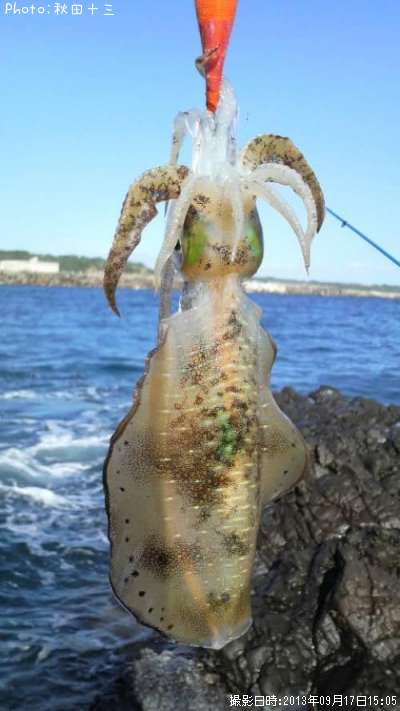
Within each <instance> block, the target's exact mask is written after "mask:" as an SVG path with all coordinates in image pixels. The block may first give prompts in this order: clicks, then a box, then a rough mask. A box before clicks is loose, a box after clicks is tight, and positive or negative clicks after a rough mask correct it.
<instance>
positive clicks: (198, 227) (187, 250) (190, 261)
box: [182, 221, 208, 267]
mask: <svg viewBox="0 0 400 711" xmlns="http://www.w3.org/2000/svg"><path fill="white" fill-rule="evenodd" d="M207 241H208V240H207V235H206V233H205V230H204V226H203V225H202V224H201V222H198V221H195V222H193V223H192V224H191V225H190V227H189V228H188V229H186V230H185V232H184V235H183V240H182V251H183V256H184V260H185V263H186V264H187V266H188V267H192V266H194V265H195V264H197V262H199V261H200V259H201V257H202V256H203V253H204V250H205V248H206V246H207Z"/></svg>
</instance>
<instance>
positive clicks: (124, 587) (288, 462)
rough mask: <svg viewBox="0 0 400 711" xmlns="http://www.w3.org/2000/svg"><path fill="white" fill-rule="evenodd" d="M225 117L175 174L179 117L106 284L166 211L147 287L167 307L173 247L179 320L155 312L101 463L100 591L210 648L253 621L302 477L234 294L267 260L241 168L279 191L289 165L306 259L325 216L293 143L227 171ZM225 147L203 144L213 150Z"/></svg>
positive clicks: (256, 324)
mask: <svg viewBox="0 0 400 711" xmlns="http://www.w3.org/2000/svg"><path fill="white" fill-rule="evenodd" d="M228 93H229V92H228ZM226 100H227V102H228V104H229V100H228V98H227V99H226ZM223 109H224V107H222V111H221V114H220V115H219V116H217V118H216V119H211V118H210V116H207V117H206V118H204V117H203V118H202V119H201V121H203V123H201V121H200V128H199V132H200V134H201V136H203V138H204V136H205V135H208V134H207V131H208V129H210V131H211V139H210V140H204V141H203V144H202V145H200V148H199V141H197V148H195V156H194V160H193V164H192V170H191V171H189V170H188V169H187V168H185V167H184V166H180V167H178V166H177V165H176V160H175V159H176V158H177V144H179V142H180V139H179V135H181V134H180V133H179V131H180V129H179V127H180V126H181V122H180V120H178V122H177V127H176V130H175V134H174V136H175V141H174V148H173V155H172V162H171V164H170V165H168V166H165V167H163V168H160V169H156V170H154V171H148V173H145V174H144V176H142V178H140V179H139V181H137V182H136V183H135V184H134V185H133V186H132V187H131V189H130V190H129V192H128V195H127V198H126V201H125V203H124V207H123V210H122V213H121V218H120V223H119V226H118V228H117V233H116V236H115V239H114V244H113V247H112V249H111V252H110V256H109V259H108V262H107V266H106V272H105V289H106V294H107V296H108V299H109V302H110V304H111V305H112V307H113V308H114V310H115V309H116V304H115V287H116V284H117V281H118V277H119V274H120V272H121V270H122V268H123V265H124V264H125V262H126V260H127V258H128V256H129V254H130V253H131V251H132V249H133V248H134V246H135V245H136V244H137V243H138V241H139V239H140V234H141V231H142V229H143V227H144V225H145V224H146V222H148V221H149V219H151V217H152V216H153V215H154V214H155V203H156V202H158V201H159V200H175V203H174V205H173V206H171V207H170V219H169V224H168V226H167V232H166V238H165V242H164V245H163V247H162V249H161V253H160V258H159V264H158V278H159V281H160V284H161V290H162V297H163V298H162V303H164V304H168V298H167V299H165V292H166V291H167V292H168V289H169V288H170V286H171V276H170V275H171V268H172V271H173V264H174V262H176V255H174V253H173V252H174V250H173V248H174V247H175V246H176V243H177V241H178V240H179V245H180V252H179V259H180V263H179V268H180V271H181V274H182V276H183V278H184V289H183V295H182V299H181V306H180V310H179V311H178V313H174V314H170V313H169V310H168V305H167V306H165V307H164V308H163V309H162V313H161V318H160V324H159V341H158V345H157V347H156V349H155V350H154V351H153V352H152V353H151V354H150V356H149V357H148V361H147V366H146V372H145V375H144V376H143V378H142V380H141V381H140V383H139V385H138V387H137V389H136V393H135V397H134V402H133V406H132V408H131V410H130V412H129V413H128V415H127V416H126V418H125V419H124V420H123V421H122V422H121V423H120V425H119V426H118V428H117V431H116V432H115V434H114V436H113V438H112V441H111V445H110V450H109V454H108V457H107V460H106V464H105V472H104V476H105V488H106V495H107V509H108V515H109V536H110V540H111V546H112V553H111V560H112V566H111V582H112V586H113V589H114V592H115V594H116V595H117V597H118V599H119V600H120V601H121V602H122V604H123V605H124V606H125V607H126V608H128V609H129V610H130V611H131V612H133V613H134V614H135V615H136V617H137V618H138V619H139V620H140V621H141V622H143V623H145V624H147V625H150V626H152V627H154V628H156V629H158V630H160V631H161V632H163V633H164V634H167V635H168V636H170V637H171V638H173V639H174V640H177V641H180V642H184V643H187V644H194V645H201V646H206V647H213V648H221V647H222V646H224V645H225V644H227V643H228V642H229V641H231V640H233V639H235V638H236V637H238V636H239V635H241V634H242V633H243V632H244V631H245V630H246V629H247V628H248V627H249V625H250V623H251V608H250V585H251V571H252V565H253V561H254V556H255V547H256V538H257V532H258V527H259V522H260V516H261V513H262V509H263V507H264V506H265V504H266V503H268V502H270V501H272V500H273V499H274V498H276V497H277V496H279V495H281V494H282V493H283V492H284V491H287V490H288V489H290V488H291V487H293V486H294V485H296V483H297V482H298V481H299V480H300V479H301V478H302V477H303V476H304V475H305V473H306V472H307V470H308V456H307V449H306V446H305V444H304V441H303V439H302V437H301V435H300V433H299V432H298V431H297V429H296V428H295V427H294V425H293V424H292V423H291V422H290V421H289V420H288V418H287V417H286V416H285V415H284V414H283V413H282V412H281V411H280V410H279V408H278V406H277V404H276V402H275V401H274V398H273V396H272V393H271V389H270V381H269V378H270V372H271V368H272V365H273V362H274V359H275V352H276V349H275V346H274V343H273V341H272V339H271V338H270V336H269V335H268V333H267V332H266V331H265V330H264V329H262V327H261V325H260V315H261V314H260V309H259V308H258V307H257V306H256V305H255V304H254V303H253V302H252V301H251V300H250V299H249V298H248V297H247V295H246V294H245V293H244V291H243V288H242V280H243V279H244V278H247V277H249V276H251V275H253V274H255V272H256V271H257V269H258V267H259V265H260V264H261V261H262V258H263V235H262V228H261V224H260V220H259V216H258V212H257V209H256V199H257V197H258V196H259V195H260V194H263V190H264V188H268V186H266V185H263V184H261V182H260V179H259V177H257V178H254V179H253V178H252V171H253V170H259V169H263V170H264V173H263V175H264V177H265V176H267V175H269V176H271V175H272V176H275V179H276V176H277V175H280V176H281V177H282V176H283V178H284V179H287V180H289V177H290V176H291V173H290V172H289V173H288V172H287V171H292V172H296V167H294V166H297V168H298V172H296V175H297V176H300V177H299V178H298V179H297V178H296V180H294V184H295V189H296V191H298V192H300V193H301V194H302V195H303V196H305V197H304V200H305V202H306V206H307V210H308V215H309V225H308V231H306V232H305V233H304V232H303V231H302V228H301V227H299V226H298V225H297V223H296V222H295V221H294V224H295V225H296V229H297V233H298V236H299V239H300V238H301V240H302V249H303V253H304V254H307V253H308V242H307V240H310V239H311V237H312V236H313V231H315V229H316V228H317V225H318V223H319V220H320V219H321V216H322V217H323V198H322V193H321V191H320V189H319V185H318V183H317V181H316V178H315V176H314V174H313V173H312V171H311V169H310V168H309V167H308V165H307V164H306V163H305V161H304V158H303V157H302V156H301V154H300V153H299V151H298V150H297V149H295V148H294V146H293V144H291V142H290V141H288V139H282V138H280V137H275V136H273V137H271V136H264V137H261V138H260V139H255V142H254V141H253V142H251V143H250V144H249V145H248V146H247V147H246V149H245V150H244V152H243V153H242V155H241V157H240V159H239V162H238V159H237V157H236V155H235V152H234V150H232V142H231V140H230V138H229V137H230V135H231V134H230V129H229V127H230V125H231V122H232V106H230V118H231V122H229V121H226V118H227V116H229V111H228V112H227V113H224V110H223ZM225 109H226V106H225ZM188 116H189V115H188ZM192 118H193V117H192ZM178 119H179V117H178ZM222 119H224V121H225V123H224V135H226V140H225V143H224V151H225V154H224V160H222V161H221V162H220V164H219V168H217V169H216V170H215V171H213V170H206V168H205V165H206V164H207V165H214V164H215V161H214V162H213V160H212V159H211V158H210V155H209V150H210V142H211V144H212V136H214V138H215V134H216V133H217V132H218V128H220V127H221V124H222V123H223V121H222ZM188 120H189V119H188ZM209 121H215V123H214V124H212V125H210V124H208V123H207V122H209ZM192 128H193V124H192ZM211 129H213V130H211ZM177 135H178V139H177V138H176V137H177ZM201 136H200V138H201ZM198 138H199V137H198ZM194 143H196V141H194ZM220 143H221V139H220V138H219V139H218V145H216V146H215V147H214V148H217V147H219V149H220V150H222V149H221V146H220ZM200 144H201V140H200ZM211 149H212V146H211ZM212 153H214V156H215V151H213V150H212ZM206 154H207V155H206ZM260 156H261V157H260ZM239 163H240V165H239ZM260 166H262V167H261V168H260ZM299 166H300V167H299ZM279 168H282V169H283V171H282V170H281V172H279ZM274 171H275V172H274ZM285 171H286V172H285ZM272 179H274V178H271V177H270V178H269V180H272ZM266 180H268V178H267V179H266ZM252 181H253V182H252ZM296 181H297V182H296ZM265 194H267V195H268V198H269V200H270V201H272V202H274V204H275V206H278V209H279V210H280V211H281V212H282V214H285V215H286V216H288V215H289V218H288V219H289V221H291V222H293V219H294V218H293V215H292V213H291V212H290V210H289V211H288V209H287V206H285V205H284V203H283V202H282V201H281V200H280V198H279V197H278V196H277V195H275V194H274V193H271V192H270V191H269V190H268V189H267V190H266V192H265ZM309 194H310V195H311V198H310V199H309ZM271 196H272V197H271ZM307 200H308V203H307ZM299 230H300V231H299ZM307 235H308V237H307ZM160 262H161V265H160ZM171 265H172V266H171ZM167 296H168V293H167Z"/></svg>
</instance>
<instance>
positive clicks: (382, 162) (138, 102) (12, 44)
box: [0, 0, 400, 285]
mask: <svg viewBox="0 0 400 711" xmlns="http://www.w3.org/2000/svg"><path fill="white" fill-rule="evenodd" d="M91 4H92V3H89V2H87V3H84V4H83V10H82V15H74V16H72V15H71V5H72V4H71V3H69V4H67V10H68V14H67V15H57V14H55V4H53V3H50V4H49V5H47V4H45V5H44V6H43V7H44V10H45V12H44V14H40V15H39V14H37V12H36V13H35V14H33V15H31V14H27V15H22V14H21V15H18V14H16V15H14V14H12V13H11V12H8V13H7V14H5V8H6V3H3V2H2V3H1V14H0V36H1V43H0V86H1V94H2V108H1V115H0V155H1V163H0V183H1V185H0V188H1V195H2V200H1V210H0V244H1V247H2V248H4V249H17V248H18V249H29V250H31V251H34V252H52V253H54V254H65V253H77V254H84V255H93V256H94V255H103V256H105V255H106V254H107V252H108V249H109V246H110V244H111V239H112V235H113V232H114V228H115V224H116V222H117V219H118V215H119V210H120V205H121V202H122V199H123V197H124V194H125V192H126V189H127V187H128V185H129V184H130V183H131V182H132V181H133V179H134V178H135V177H136V176H138V175H139V174H140V173H141V172H143V171H144V170H145V169H147V168H150V167H152V166H155V165H159V164H162V163H163V162H165V161H166V160H167V158H168V153H169V144H170V135H171V125H172V121H173V118H174V116H175V114H176V113H177V111H179V110H184V109H188V108H191V107H195V106H202V105H203V102H204V87H203V83H202V80H201V78H200V76H199V75H198V73H197V71H195V69H194V65H193V62H194V59H195V57H196V56H197V55H198V54H199V53H200V42H199V36H198V31H197V26H196V21H195V13H194V3H193V2H192V1H191V0H188V1H186V0H170V1H169V2H165V1H164V2H161V1H159V2H154V3H143V2H140V1H139V0H130V1H129V2H128V1H127V0H115V2H113V3H112V6H113V12H114V15H113V16H108V15H107V16H106V15H104V12H105V6H104V4H103V3H100V2H97V3H94V5H95V6H96V7H98V10H96V11H94V14H93V16H92V14H91V12H90V11H89V10H88V8H89V6H90V5H91ZM23 5H24V3H23V2H21V3H16V7H17V9H18V8H22V6H23ZM38 6H39V4H38V5H37V6H36V7H38ZM399 29H400V4H399V3H398V2H397V0H380V2H367V0H363V1H361V0H336V1H335V2H330V3H327V2H322V0H241V1H239V9H238V14H237V18H236V24H235V28H234V32H233V35H232V39H231V46H230V50H229V55H228V59H227V62H226V68H225V74H226V76H227V77H228V78H229V79H230V80H231V82H232V83H233V84H234V86H235V89H236V93H237V96H238V100H239V104H240V112H241V114H240V124H239V141H240V143H243V142H244V141H247V140H248V139H249V138H251V137H252V136H254V135H256V134H258V133H264V132H265V133H269V132H272V133H279V134H281V135H287V136H290V137H291V138H292V140H293V141H294V142H295V143H296V144H297V145H298V146H299V147H300V148H301V150H302V151H303V152H304V154H305V156H306V157H307V159H308V161H309V162H310V164H311V165H312V167H313V168H314V170H315V172H316V173H317V175H318V177H319V180H320V182H321V184H322V186H323V189H324V192H325V196H326V201H327V204H328V205H329V206H330V207H331V208H332V209H333V210H335V211H336V212H338V213H339V214H343V215H344V216H345V217H346V218H347V219H348V220H349V221H350V222H352V223H353V224H355V225H356V226H357V227H358V228H359V229H361V230H363V231H365V232H366V233H367V234H368V235H369V236H370V237H372V238H373V239H375V240H376V241H378V242H380V243H381V244H382V245H384V246H385V247H386V249H388V250H389V251H392V252H393V253H394V254H395V255H396V256H397V257H398V258H400V240H399V224H398V210H396V207H395V206H396V203H397V204H399V197H400V196H399V164H400V150H399V145H398V127H399V124H400V82H399V80H398V77H399V75H400V54H399V51H398V36H399ZM160 213H162V214H163V210H160ZM261 214H262V219H263V226H264V236H265V244H266V256H265V259H264V262H263V265H262V268H261V270H260V274H264V275H267V274H270V275H273V276H276V277H290V278H296V279H302V278H303V277H304V269H303V266H302V261H301V255H300V250H299V248H298V246H297V242H296V239H295V237H294V235H292V233H291V231H290V228H289V227H287V226H286V223H285V222H283V221H282V219H281V218H280V217H279V216H278V215H276V214H274V213H273V212H272V211H271V210H270V209H268V208H262V210H261ZM163 224H164V220H163V217H162V216H159V217H157V219H156V220H155V221H154V223H153V224H152V225H151V226H149V227H148V228H147V229H146V231H145V233H144V235H143V240H142V244H141V245H140V247H139V248H138V250H137V252H136V256H135V258H136V259H137V260H140V261H143V262H145V263H146V264H148V265H150V266H151V265H153V264H154V261H155V257H156V254H157V251H158V249H159V246H160V244H161V239H162V230H163ZM310 276H311V278H313V279H321V280H339V281H356V282H363V283H387V284H397V285H398V284H400V269H398V268H397V267H395V266H394V265H391V263H390V262H388V261H386V260H385V258H384V257H382V256H381V255H379V254H378V253H377V252H375V251H374V250H372V249H371V248H370V247H369V246H367V245H366V244H364V243H363V242H362V241H361V240H360V239H359V238H358V237H356V236H355V235H353V234H352V233H351V232H350V231H349V230H346V229H341V228H340V225H339V223H337V222H336V221H335V220H334V219H333V218H331V217H329V216H327V218H326V223H325V226H324V227H323V228H322V231H321V232H320V234H319V235H318V236H317V237H316V239H315V242H314V245H313V250H312V261H311V271H310Z"/></svg>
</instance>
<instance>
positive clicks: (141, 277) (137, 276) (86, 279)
mask: <svg viewBox="0 0 400 711" xmlns="http://www.w3.org/2000/svg"><path fill="white" fill-rule="evenodd" d="M102 279H103V272H102V270H91V269H89V270H87V271H82V272H79V271H72V272H68V271H60V272H58V273H57V274H41V273H31V272H17V273H9V272H0V284H9V285H18V286H47V287H57V286H63V287H85V288H101V286H102ZM176 286H177V287H179V283H177V284H176ZM120 287H122V288H126V289H153V288H154V277H153V274H152V272H151V271H150V270H147V269H138V271H135V272H132V273H129V272H128V273H125V274H123V275H122V277H121V280H120ZM245 288H246V291H249V292H258V293H265V294H298V295H312V296H358V297H359V296H364V297H367V296H368V297H377V298H384V299H400V287H399V288H398V287H395V286H364V285H362V284H334V283H328V282H313V281H309V282H306V281H290V280H288V281H285V280H279V279H271V278H268V277H266V278H265V279H261V278H257V279H251V280H249V281H247V282H245Z"/></svg>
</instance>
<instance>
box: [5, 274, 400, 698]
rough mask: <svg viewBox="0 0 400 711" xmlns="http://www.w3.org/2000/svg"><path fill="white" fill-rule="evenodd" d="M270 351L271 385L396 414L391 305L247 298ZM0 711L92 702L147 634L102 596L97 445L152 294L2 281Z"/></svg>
mask: <svg viewBox="0 0 400 711" xmlns="http://www.w3.org/2000/svg"><path fill="white" fill-rule="evenodd" d="M251 298H253V299H254V301H256V302H257V303H258V304H259V305H260V306H261V308H262V310H263V321H262V322H263V325H264V326H265V327H267V328H268V330H269V331H270V333H271V334H272V336H273V337H274V339H275V341H276V342H277V344H278V347H279V350H278V359H277V362H276V364H275V366H274V370H273V386H274V387H275V388H276V389H278V388H281V387H283V386H285V385H291V386H293V387H294V388H297V389H298V390H300V391H301V392H309V391H311V390H314V389H316V388H318V387H319V386H320V385H321V384H329V385H333V386H335V387H338V388H340V389H341V390H343V391H344V392H345V393H348V394H349V395H351V396H366V397H371V398H375V399H377V400H380V401H381V402H385V403H397V404H400V390H399V379H398V371H399V360H400V319H399V316H400V302H399V301H389V300H384V299H370V298H340V297H316V296H313V297H308V296H280V295H279V296H277V295H260V294H258V295H251ZM0 301H1V304H2V308H1V313H2V318H1V324H0V526H1V535H0V556H1V559H0V609H1V620H0V638H1V640H2V641H1V646H0V655H1V656H0V708H1V709H2V710H3V709H28V708H29V709H30V711H34V710H36V709H38V710H40V711H47V710H49V711H50V710H51V711H58V710H60V711H61V710H62V711H69V710H70V709H86V708H89V706H90V703H91V701H93V699H94V697H95V695H96V693H101V690H102V688H103V686H104V685H106V684H107V683H108V681H109V680H110V679H111V677H112V675H113V674H115V672H116V669H118V665H121V668H122V665H123V664H124V662H125V660H126V659H127V658H129V651H130V649H131V645H132V644H133V643H134V642H135V640H138V639H140V638H146V637H148V636H149V635H151V632H149V631H148V630H144V629H143V628H141V627H139V626H138V625H137V624H136V623H135V622H134V620H133V618H131V617H130V616H129V615H128V614H127V613H125V612H124V611H123V610H121V609H120V608H119V607H118V605H117V604H116V603H115V602H114V600H113V599H112V596H111V592H110V588H109V585H108V579H107V575H108V542H107V537H106V516H105V513H104V501H103V490H102V464H103V460H104V456H105V453H106V448H107V443H108V439H109V437H110V435H111V434H112V432H113V431H114V429H115V426H116V424H117V423H118V421H119V420H120V419H121V418H122V416H123V415H124V414H125V413H126V411H127V409H128V407H129V405H130V402H131V397H132V390H133V387H134V384H135V382H136V380H137V379H138V378H139V376H140V375H141V373H142V370H143V363H144V358H145V356H146V354H147V353H148V351H149V350H150V349H151V348H152V347H153V346H154V342H155V334H156V323H157V306H158V303H157V298H156V296H155V295H154V294H152V293H151V292H147V291H123V290H122V291H121V292H120V295H119V302H120V305H121V310H122V313H123V319H121V320H119V319H117V318H116V317H115V316H113V314H112V313H111V312H110V311H109V309H108V308H107V307H106V304H105V301H104V297H103V295H102V293H101V291H100V290H97V289H78V288H74V289H63V288H54V289H46V288H40V287H5V286H3V287H0Z"/></svg>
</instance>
